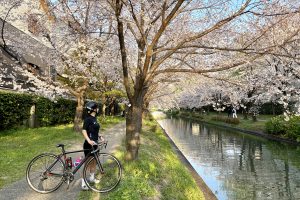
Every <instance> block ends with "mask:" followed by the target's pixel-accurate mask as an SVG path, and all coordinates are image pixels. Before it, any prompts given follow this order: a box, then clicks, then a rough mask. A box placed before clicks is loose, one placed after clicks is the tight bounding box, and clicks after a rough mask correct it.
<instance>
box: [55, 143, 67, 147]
mask: <svg viewBox="0 0 300 200" xmlns="http://www.w3.org/2000/svg"><path fill="white" fill-rule="evenodd" d="M64 146H65V145H64V144H58V145H56V147H64Z"/></svg>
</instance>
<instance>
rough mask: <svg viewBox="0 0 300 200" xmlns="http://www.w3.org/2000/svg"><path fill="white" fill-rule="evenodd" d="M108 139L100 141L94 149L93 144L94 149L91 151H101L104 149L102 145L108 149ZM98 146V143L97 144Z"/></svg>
mask: <svg viewBox="0 0 300 200" xmlns="http://www.w3.org/2000/svg"><path fill="white" fill-rule="evenodd" d="M107 142H108V141H107V140H106V141H104V142H98V143H97V149H94V147H93V146H92V148H93V149H94V150H93V151H92V152H91V153H95V152H97V151H100V150H101V149H102V147H103V146H104V148H105V149H106V146H107ZM95 146H96V145H95Z"/></svg>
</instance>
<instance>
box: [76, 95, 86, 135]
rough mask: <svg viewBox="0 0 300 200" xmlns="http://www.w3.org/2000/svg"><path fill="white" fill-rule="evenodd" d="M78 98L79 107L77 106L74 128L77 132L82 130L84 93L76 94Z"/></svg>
mask: <svg viewBox="0 0 300 200" xmlns="http://www.w3.org/2000/svg"><path fill="white" fill-rule="evenodd" d="M76 98H77V107H76V113H75V119H74V127H73V129H74V131H76V132H81V123H82V113H83V105H84V98H83V95H78V96H76Z"/></svg>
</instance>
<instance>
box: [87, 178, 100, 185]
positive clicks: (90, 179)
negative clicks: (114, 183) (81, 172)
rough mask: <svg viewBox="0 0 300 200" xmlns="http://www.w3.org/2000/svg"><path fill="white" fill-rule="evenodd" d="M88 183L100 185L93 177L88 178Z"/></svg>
mask: <svg viewBox="0 0 300 200" xmlns="http://www.w3.org/2000/svg"><path fill="white" fill-rule="evenodd" d="M89 182H90V183H96V184H98V183H100V180H98V179H95V177H90V178H89Z"/></svg>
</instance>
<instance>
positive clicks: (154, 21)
mask: <svg viewBox="0 0 300 200" xmlns="http://www.w3.org/2000/svg"><path fill="white" fill-rule="evenodd" d="M108 2H109V3H110V4H111V7H112V8H113V9H114V13H115V20H116V21H117V30H118V37H119V44H120V50H121V56H122V67H123V76H124V86H125V88H126V92H127V96H128V98H129V101H130V104H131V105H132V106H131V108H130V110H129V113H128V116H127V120H126V122H127V130H126V149H127V154H126V158H127V159H128V160H131V159H136V158H137V155H138V148H139V144H140V142H139V141H140V140H139V133H140V130H141V125H142V118H141V116H142V112H143V109H142V108H143V104H144V100H145V96H146V94H147V92H148V91H149V88H150V87H151V85H152V84H155V80H158V79H155V78H157V77H161V76H165V75H169V74H173V73H197V74H203V73H209V72H217V71H224V70H229V69H232V68H235V67H240V66H243V65H246V64H247V63H250V62H253V61H254V60H256V59H258V58H260V57H262V56H263V55H266V54H277V55H278V54H280V55H281V56H287V55H286V54H285V53H282V52H280V53H279V52H277V50H278V48H277V47H279V46H284V45H285V44H286V43H289V42H291V40H293V39H294V36H295V35H298V30H297V29H296V30H291V31H287V32H285V33H284V34H285V37H284V38H285V39H284V40H282V41H280V42H279V41H276V42H274V41H273V42H269V43H261V42H262V41H263V40H264V39H265V38H266V37H270V34H271V31H273V30H276V29H277V28H278V27H277V24H278V23H279V22H282V21H287V20H288V19H289V18H291V17H295V16H296V15H298V6H299V5H297V6H296V7H294V5H292V3H291V2H286V3H283V2H270V3H269V2H264V1H251V0H249V1H243V2H240V1H221V2H220V1H209V2H207V1H183V0H179V1H167V0H166V1H138V0H135V1H133V0H128V1H121V0H115V1H108ZM261 44H263V45H261ZM131 71H134V73H135V74H134V76H133V77H134V79H130V77H132V76H131V73H130V72H131Z"/></svg>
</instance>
